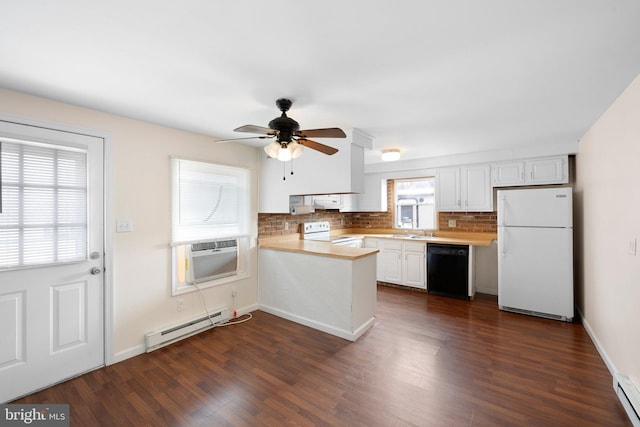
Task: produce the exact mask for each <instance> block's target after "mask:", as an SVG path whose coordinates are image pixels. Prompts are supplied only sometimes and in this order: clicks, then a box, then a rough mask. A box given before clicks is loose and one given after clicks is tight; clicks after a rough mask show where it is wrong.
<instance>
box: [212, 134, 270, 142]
mask: <svg viewBox="0 0 640 427" xmlns="http://www.w3.org/2000/svg"><path fill="white" fill-rule="evenodd" d="M274 136H275V135H263V136H248V137H246V138H231V139H219V140H217V141H213V143H214V144H218V143H220V142H231V141H241V140H243V139H268V138H273V137H274Z"/></svg>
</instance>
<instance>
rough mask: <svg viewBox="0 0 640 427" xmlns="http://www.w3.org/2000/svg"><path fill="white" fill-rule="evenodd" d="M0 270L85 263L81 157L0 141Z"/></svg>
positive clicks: (42, 146) (84, 188)
mask: <svg viewBox="0 0 640 427" xmlns="http://www.w3.org/2000/svg"><path fill="white" fill-rule="evenodd" d="M0 165H1V168H0V177H1V178H0V183H1V185H0V197H1V198H2V201H1V202H0V203H1V208H2V210H1V211H0V212H1V213H0V269H5V270H6V269H13V268H25V267H33V266H41V265H47V264H56V263H64V262H74V261H80V260H84V259H87V182H88V180H87V153H86V151H85V150H81V149H74V148H71V147H61V146H56V145H50V144H43V143H36V142H29V141H22V140H16V139H10V138H2V139H1V140H0Z"/></svg>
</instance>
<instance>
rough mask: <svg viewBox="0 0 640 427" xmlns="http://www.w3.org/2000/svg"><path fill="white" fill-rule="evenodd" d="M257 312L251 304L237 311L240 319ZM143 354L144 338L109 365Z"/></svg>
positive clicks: (256, 307) (256, 306)
mask: <svg viewBox="0 0 640 427" xmlns="http://www.w3.org/2000/svg"><path fill="white" fill-rule="evenodd" d="M256 310H258V304H251V305H248V306H246V307H242V308H238V309H236V312H237V314H238V317H240V316H242V315H244V314H247V313H251V312H252V311H256ZM231 315H233V310H231ZM203 330H204V329H203ZM201 332H202V331H201ZM143 353H145V347H144V337H142V343H140V344H138V345H135V346H133V347H130V348H128V349H126V350H122V351H119V352H117V353H114V354H113V356H112V357H111V360H112V361H113V362H112V363H109V365H112V364H114V363H118V362H122V361H123V360H127V359H129V358H131V357H135V356H139V355H141V354H143Z"/></svg>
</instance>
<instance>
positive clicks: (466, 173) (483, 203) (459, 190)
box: [436, 165, 493, 212]
mask: <svg viewBox="0 0 640 427" xmlns="http://www.w3.org/2000/svg"><path fill="white" fill-rule="evenodd" d="M490 177H491V167H490V166H489V165H473V166H464V167H456V168H443V169H439V170H438V173H437V175H436V204H437V209H438V210H439V211H445V212H487V211H492V210H493V203H492V190H491V180H490Z"/></svg>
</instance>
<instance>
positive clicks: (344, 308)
mask: <svg viewBox="0 0 640 427" xmlns="http://www.w3.org/2000/svg"><path fill="white" fill-rule="evenodd" d="M258 252H259V259H258V265H259V268H258V269H259V276H258V277H259V308H260V310H263V311H266V312H267V313H271V314H273V315H276V316H279V317H282V318H285V319H288V320H291V321H293V322H297V323H300V324H302V325H306V326H309V327H311V328H314V329H318V330H321V331H324V332H327V333H329V334H332V335H336V336H338V337H341V338H344V339H346V340H349V341H355V340H356V339H358V338H359V337H360V336H361V335H362V334H363V333H365V332H366V331H367V330H368V329H369V328H370V327H371V326H373V322H374V320H375V311H376V292H377V290H376V256H375V253H372V254H370V255H368V256H364V257H361V258H357V259H345V258H333V257H327V256H318V255H313V254H306V253H296V252H286V251H279V250H272V249H266V248H260V250H259V251H258Z"/></svg>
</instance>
